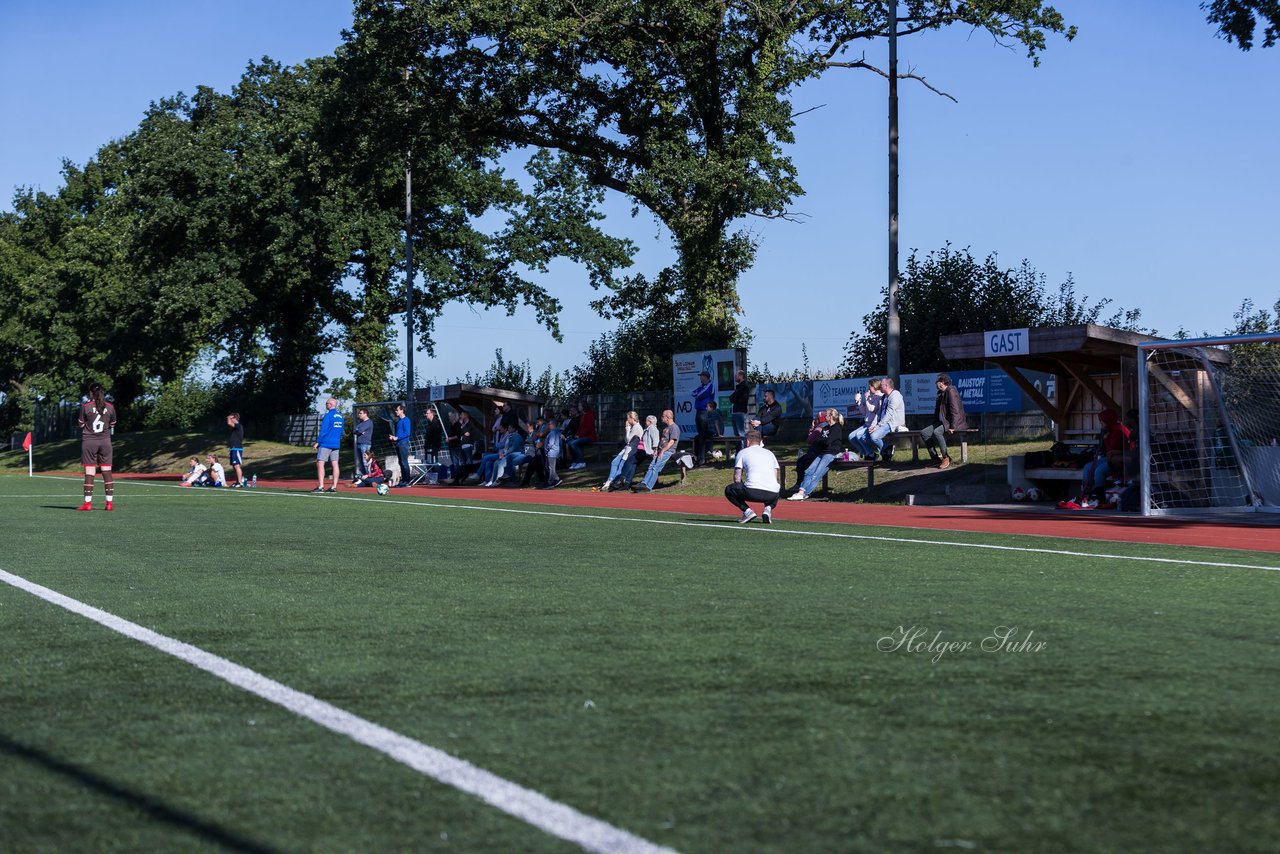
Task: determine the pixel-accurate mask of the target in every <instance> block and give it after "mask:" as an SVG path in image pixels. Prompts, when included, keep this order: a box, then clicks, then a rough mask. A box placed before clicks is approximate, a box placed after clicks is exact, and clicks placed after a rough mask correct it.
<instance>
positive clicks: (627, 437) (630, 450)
mask: <svg viewBox="0 0 1280 854" xmlns="http://www.w3.org/2000/svg"><path fill="white" fill-rule="evenodd" d="M642 436H644V428H643V427H641V426H640V416H639V415H637V414H636V411H635V410H634V409H633V410H631V411H630V412H628V413H627V418H626V421H625V422H624V425H623V437H622V450H620V451H618V453H617V455H615V456H614V458H613V462H612V463H610V464H609V476H608V477H606V478H605V479H604V483H603V484H602V485H601V486H600V491H601V492H608V491H609V490H610V489H612V488H613V482H614V481H615V480H617V479H618V476H619V475H621V474H622V469H623V467H624V466H625V465H626V464H627V460H628V459H630V458H631V457H633V456H635V455H636V454H637V453H639V451H638V450H637V448H638V447H639V446H640V439H641V437H642Z"/></svg>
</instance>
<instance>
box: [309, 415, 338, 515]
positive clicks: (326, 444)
mask: <svg viewBox="0 0 1280 854" xmlns="http://www.w3.org/2000/svg"><path fill="white" fill-rule="evenodd" d="M324 408H325V410H327V411H326V412H325V414H324V418H322V419H321V420H320V432H319V433H317V434H316V440H315V442H313V443H312V447H314V448H315V449H316V478H317V479H318V480H319V481H320V485H319V486H317V487H316V488H315V489H313V490H311V491H312V492H337V491H338V449H339V448H341V447H342V427H343V421H342V413H341V412H339V411H338V401H337V400H336V399H335V398H332V397H331V398H329V399H328V400H326V401H325V402H324ZM326 462H332V463H333V486H331V487H329V488H328V489H325V488H324V464H325V463H326Z"/></svg>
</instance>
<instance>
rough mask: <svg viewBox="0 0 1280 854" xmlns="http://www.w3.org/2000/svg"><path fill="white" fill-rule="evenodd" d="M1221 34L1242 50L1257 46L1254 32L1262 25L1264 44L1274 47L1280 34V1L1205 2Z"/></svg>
mask: <svg viewBox="0 0 1280 854" xmlns="http://www.w3.org/2000/svg"><path fill="white" fill-rule="evenodd" d="M1200 8H1201V9H1203V10H1205V11H1206V12H1208V15H1207V18H1208V21H1209V23H1211V24H1213V25H1214V26H1216V27H1217V28H1218V35H1220V36H1222V38H1224V39H1226V40H1227V41H1228V42H1235V43H1236V44H1237V45H1239V46H1240V49H1241V50H1249V49H1250V48H1252V47H1253V38H1254V34H1255V33H1256V32H1257V30H1258V28H1259V27H1261V28H1262V46H1263V47H1271V46H1273V45H1274V44H1275V43H1276V36H1277V35H1280V2H1277V0H1211V2H1207V3H1201V4H1200Z"/></svg>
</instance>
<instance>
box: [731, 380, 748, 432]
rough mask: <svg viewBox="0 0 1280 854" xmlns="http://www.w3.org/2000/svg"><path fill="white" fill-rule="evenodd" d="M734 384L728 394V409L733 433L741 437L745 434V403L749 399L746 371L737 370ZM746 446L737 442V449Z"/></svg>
mask: <svg viewBox="0 0 1280 854" xmlns="http://www.w3.org/2000/svg"><path fill="white" fill-rule="evenodd" d="M734 380H735V383H736V385H734V387H733V394H731V395H729V409H730V414H731V415H732V417H733V435H735V436H737V437H739V438H742V437H744V436H746V435H747V403H748V402H749V401H750V400H751V384H750V383H748V382H747V373H746V371H738V374H737V376H736V377H735V378H734ZM744 447H746V445H745V444H743V442H739V443H738V450H742V449H743V448H744Z"/></svg>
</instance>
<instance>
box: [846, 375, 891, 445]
mask: <svg viewBox="0 0 1280 854" xmlns="http://www.w3.org/2000/svg"><path fill="white" fill-rule="evenodd" d="M880 388H881V385H880V378H879V377H876V378H875V379H873V380H871V381H869V382H868V383H867V393H866V394H863V393H862V392H858V393H857V394H855V395H854V396H853V402H854V405H855V406H856V407H857V408H858V411H859V412H860V413H861V418H862V426H861V427H856V428H854V430H853V432H851V433H850V434H849V444H850V445H852V446H853V448H854V450H856V451H858V455H859V456H861V457H864V458H865V457H867V456H868V454H866V453H865V452H863V451H862V450H861V448H862V447H863V444H864V443H865V442H867V441H868V439H867V437H868V436H869V435H870V433H871V431H872V430H874V429H875V428H876V423H877V421H876V413H877V412H878V411H879V408H880V401H881V400H883V399H884V394H883V393H882V392H881V391H880ZM872 459H875V457H872Z"/></svg>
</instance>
